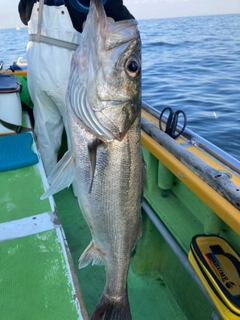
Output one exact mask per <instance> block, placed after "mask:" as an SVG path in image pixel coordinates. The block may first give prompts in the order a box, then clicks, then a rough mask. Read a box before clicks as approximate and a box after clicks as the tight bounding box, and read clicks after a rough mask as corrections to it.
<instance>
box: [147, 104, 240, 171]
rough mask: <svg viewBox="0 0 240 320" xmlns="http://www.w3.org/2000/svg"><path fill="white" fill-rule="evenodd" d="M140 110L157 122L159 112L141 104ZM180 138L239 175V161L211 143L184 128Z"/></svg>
mask: <svg viewBox="0 0 240 320" xmlns="http://www.w3.org/2000/svg"><path fill="white" fill-rule="evenodd" d="M142 109H143V110H145V111H146V112H148V113H149V114H151V115H152V116H153V117H154V118H156V119H157V120H158V119H159V116H160V112H159V111H158V110H156V109H154V108H152V107H150V106H149V105H148V104H147V103H145V102H142ZM163 122H164V123H166V122H167V119H166V118H164V117H163ZM181 128H182V127H181V126H178V127H177V129H176V130H177V132H180V131H181ZM182 136H183V137H184V138H186V139H187V140H189V141H190V142H191V144H192V145H194V146H197V147H199V148H201V149H203V150H204V151H205V152H207V153H208V154H209V155H211V156H212V157H214V158H215V159H216V160H218V161H219V162H220V163H222V164H223V165H225V166H227V167H229V168H230V169H231V170H233V171H234V172H236V173H237V174H240V161H238V160H237V159H235V158H234V157H232V156H231V155H229V154H228V153H226V152H225V151H223V150H222V149H220V148H218V147H217V146H215V145H214V144H212V143H211V142H209V141H207V140H205V139H204V138H202V137H200V136H199V135H198V134H196V133H194V132H193V131H191V130H189V129H187V128H185V130H184V132H183V133H182Z"/></svg>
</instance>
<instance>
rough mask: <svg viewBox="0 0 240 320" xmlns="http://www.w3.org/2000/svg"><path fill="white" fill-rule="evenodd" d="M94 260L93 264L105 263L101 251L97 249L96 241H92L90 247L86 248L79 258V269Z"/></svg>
mask: <svg viewBox="0 0 240 320" xmlns="http://www.w3.org/2000/svg"><path fill="white" fill-rule="evenodd" d="M91 262H92V265H94V264H96V265H103V264H104V261H103V259H102V257H101V251H100V250H99V249H97V248H96V247H95V245H94V242H93V241H91V242H90V243H89V245H88V247H87V248H86V249H85V250H84V252H83V253H82V255H81V257H80V258H79V260H78V267H79V269H82V268H85V267H86V266H87V265H89V264H90V263H91Z"/></svg>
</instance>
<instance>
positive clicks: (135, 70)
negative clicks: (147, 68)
mask: <svg viewBox="0 0 240 320" xmlns="http://www.w3.org/2000/svg"><path fill="white" fill-rule="evenodd" d="M140 69H141V66H140V62H139V60H138V59H137V58H136V57H130V58H128V59H127V61H126V63H125V71H126V72H127V74H128V75H129V76H130V77H132V78H135V77H136V76H138V74H139V72H140Z"/></svg>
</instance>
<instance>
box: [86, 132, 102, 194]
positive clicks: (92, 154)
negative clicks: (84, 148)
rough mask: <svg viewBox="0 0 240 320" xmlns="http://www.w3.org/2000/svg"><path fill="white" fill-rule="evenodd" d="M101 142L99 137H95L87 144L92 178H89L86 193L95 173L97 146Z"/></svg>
mask: <svg viewBox="0 0 240 320" xmlns="http://www.w3.org/2000/svg"><path fill="white" fill-rule="evenodd" d="M101 143H102V141H101V140H100V139H99V138H96V139H95V140H93V142H91V143H89V144H88V156H89V161H90V167H91V171H92V180H91V184H90V187H89V191H88V193H91V191H92V186H93V180H94V173H95V169H96V162H97V148H98V146H99V145H100V144H101Z"/></svg>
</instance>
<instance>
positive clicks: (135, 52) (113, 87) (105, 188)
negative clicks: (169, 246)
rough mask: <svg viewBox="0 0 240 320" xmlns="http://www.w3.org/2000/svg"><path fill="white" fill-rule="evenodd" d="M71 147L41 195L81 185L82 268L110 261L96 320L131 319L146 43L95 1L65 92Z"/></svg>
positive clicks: (132, 26) (139, 225)
mask: <svg viewBox="0 0 240 320" xmlns="http://www.w3.org/2000/svg"><path fill="white" fill-rule="evenodd" d="M67 112H68V124H69V131H70V135H71V144H72V145H71V151H68V152H67V153H66V154H65V155H64V157H63V158H62V160H61V161H60V162H59V163H58V164H57V166H56V168H55V169H54V171H53V172H52V173H51V175H50V177H49V183H50V185H51V186H50V188H49V190H48V191H46V193H45V194H44V196H43V198H46V197H48V196H49V195H51V194H53V193H56V192H58V191H60V190H61V189H63V188H65V187H66V186H69V185H70V184H71V183H72V182H73V180H74V179H75V180H76V182H77V190H78V201H79V205H80V208H81V211H82V213H83V215H84V217H85V219H86V221H87V223H88V226H89V228H90V231H91V234H92V241H91V243H90V244H89V246H88V247H87V248H86V250H85V251H84V252H83V254H82V255H81V257H80V259H79V267H80V268H83V267H85V266H87V265H88V264H89V263H91V262H92V264H104V265H105V268H106V285H105V288H104V291H103V293H102V296H101V298H100V301H99V303H98V305H97V306H96V309H95V311H94V313H93V315H92V317H91V320H96V319H105V320H130V319H132V317H131V313H130V306H129V302H128V297H127V274H128V269H129V263H130V257H131V252H132V250H133V248H134V246H135V244H136V242H137V240H138V239H139V237H140V236H141V233H142V222H141V212H140V211H141V198H142V193H143V184H144V165H143V158H142V151H141V144H140V134H141V131H140V112H141V42H140V36H139V31H138V29H137V22H136V21H135V20H125V21H120V22H114V21H110V19H107V17H106V14H105V11H104V9H103V6H102V2H101V0H92V1H91V4H90V10H89V14H88V17H87V20H86V24H85V27H84V30H83V33H82V36H81V43H80V45H79V47H78V49H77V50H76V52H75V54H74V56H73V59H72V64H71V72H70V79H69V85H68V90H67Z"/></svg>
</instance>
